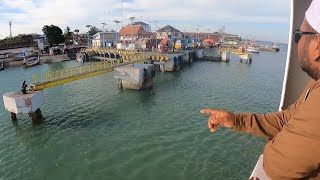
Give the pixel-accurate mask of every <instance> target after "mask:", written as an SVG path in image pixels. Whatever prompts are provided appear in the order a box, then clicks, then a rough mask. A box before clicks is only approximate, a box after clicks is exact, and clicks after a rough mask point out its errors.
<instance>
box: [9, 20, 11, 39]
mask: <svg viewBox="0 0 320 180" xmlns="http://www.w3.org/2000/svg"><path fill="white" fill-rule="evenodd" d="M11 27H12V21H9V30H10V37H12V31H11Z"/></svg>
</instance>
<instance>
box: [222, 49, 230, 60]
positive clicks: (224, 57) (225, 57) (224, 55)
mask: <svg viewBox="0 0 320 180" xmlns="http://www.w3.org/2000/svg"><path fill="white" fill-rule="evenodd" d="M221 61H224V62H229V61H230V53H229V52H227V51H222V52H221Z"/></svg>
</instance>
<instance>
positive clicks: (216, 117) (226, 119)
mask: <svg viewBox="0 0 320 180" xmlns="http://www.w3.org/2000/svg"><path fill="white" fill-rule="evenodd" d="M200 113H202V114H210V117H209V119H208V127H209V129H210V132H215V131H216V129H217V127H219V126H223V127H227V128H233V127H234V119H235V115H234V114H233V113H232V112H227V111H222V110H216V109H203V110H201V111H200Z"/></svg>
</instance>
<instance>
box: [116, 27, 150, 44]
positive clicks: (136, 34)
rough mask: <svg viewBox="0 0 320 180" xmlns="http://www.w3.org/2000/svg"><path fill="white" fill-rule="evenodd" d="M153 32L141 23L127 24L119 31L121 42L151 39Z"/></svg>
mask: <svg viewBox="0 0 320 180" xmlns="http://www.w3.org/2000/svg"><path fill="white" fill-rule="evenodd" d="M151 35H152V33H151V32H147V31H145V30H144V28H143V27H142V26H141V25H132V26H130V25H129V26H125V27H123V28H121V30H120V32H119V36H120V41H121V42H131V41H132V39H133V41H134V42H136V41H138V40H144V39H150V37H151Z"/></svg>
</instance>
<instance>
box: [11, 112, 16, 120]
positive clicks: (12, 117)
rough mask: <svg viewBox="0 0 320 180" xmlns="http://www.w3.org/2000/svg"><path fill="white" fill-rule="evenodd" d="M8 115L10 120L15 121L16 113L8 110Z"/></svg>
mask: <svg viewBox="0 0 320 180" xmlns="http://www.w3.org/2000/svg"><path fill="white" fill-rule="evenodd" d="M10 115H11V120H12V121H16V120H17V114H16V113H13V112H10Z"/></svg>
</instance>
